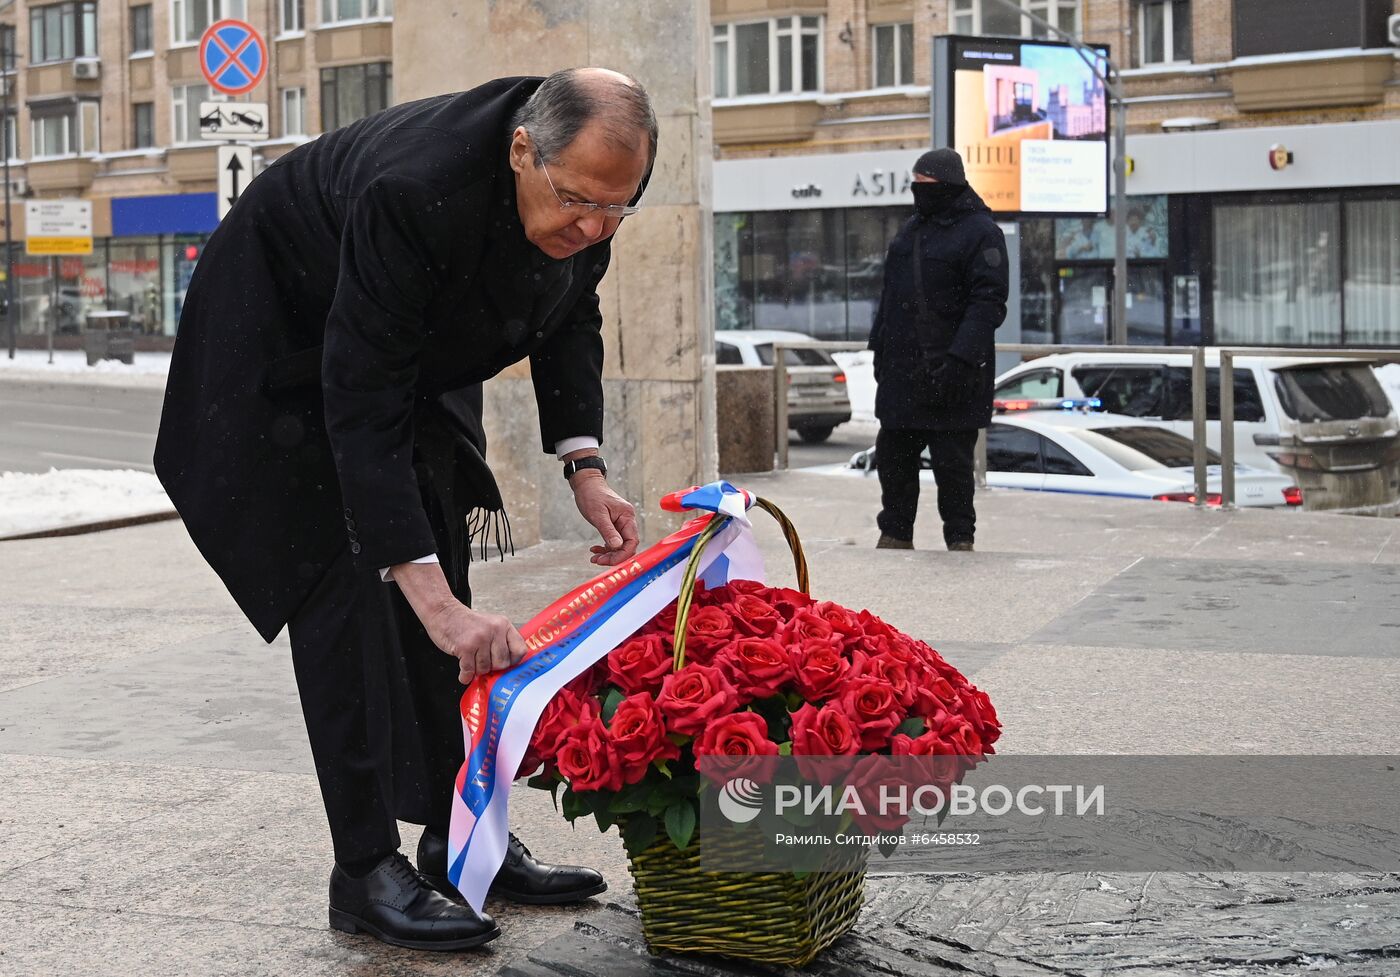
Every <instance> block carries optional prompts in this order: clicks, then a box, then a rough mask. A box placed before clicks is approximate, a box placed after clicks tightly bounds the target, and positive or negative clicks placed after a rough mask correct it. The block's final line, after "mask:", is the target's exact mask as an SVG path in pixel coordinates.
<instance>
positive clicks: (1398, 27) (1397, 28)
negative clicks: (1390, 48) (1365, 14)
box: [1385, 14, 1400, 47]
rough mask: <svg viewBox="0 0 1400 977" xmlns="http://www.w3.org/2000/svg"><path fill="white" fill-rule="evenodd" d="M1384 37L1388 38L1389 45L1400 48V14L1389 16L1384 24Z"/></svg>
mask: <svg viewBox="0 0 1400 977" xmlns="http://www.w3.org/2000/svg"><path fill="white" fill-rule="evenodd" d="M1385 36H1386V37H1388V38H1390V43H1391V44H1394V45H1395V46H1396V47H1400V14H1391V15H1390V19H1389V20H1387V21H1386V22H1385Z"/></svg>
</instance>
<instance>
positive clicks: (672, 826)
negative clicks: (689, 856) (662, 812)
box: [666, 800, 696, 851]
mask: <svg viewBox="0 0 1400 977" xmlns="http://www.w3.org/2000/svg"><path fill="white" fill-rule="evenodd" d="M695 820H696V818H695V805H694V804H692V803H691V802H690V801H689V800H684V801H677V802H676V803H675V804H672V805H671V806H670V807H668V808H666V834H667V836H668V837H669V838H670V839H671V844H673V845H675V846H676V847H677V848H679V849H680V850H681V851H685V849H686V848H688V847H689V846H690V839H691V838H692V837H694V835H695Z"/></svg>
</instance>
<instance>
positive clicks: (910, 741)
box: [890, 731, 958, 756]
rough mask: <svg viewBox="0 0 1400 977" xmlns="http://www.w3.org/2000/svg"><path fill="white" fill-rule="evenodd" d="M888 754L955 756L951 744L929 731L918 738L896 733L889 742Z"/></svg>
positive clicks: (954, 750) (956, 752)
mask: <svg viewBox="0 0 1400 977" xmlns="http://www.w3.org/2000/svg"><path fill="white" fill-rule="evenodd" d="M890 753H892V754H894V755H895V756H957V755H958V751H957V750H956V749H954V748H953V744H952V743H950V742H948V741H947V740H945V739H944V738H943V737H941V736H939V735H938V734H937V733H935V732H932V731H929V732H925V733H921V734H920V735H918V736H905V735H904V734H903V733H897V734H896V735H895V737H894V739H892V740H891V741H890Z"/></svg>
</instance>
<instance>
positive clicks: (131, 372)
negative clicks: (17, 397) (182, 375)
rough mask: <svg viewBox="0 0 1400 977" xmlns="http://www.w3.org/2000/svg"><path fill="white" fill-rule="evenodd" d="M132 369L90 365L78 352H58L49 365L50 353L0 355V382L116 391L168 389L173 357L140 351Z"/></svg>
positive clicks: (29, 351) (113, 364)
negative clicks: (41, 382) (46, 382)
mask: <svg viewBox="0 0 1400 977" xmlns="http://www.w3.org/2000/svg"><path fill="white" fill-rule="evenodd" d="M132 360H133V361H132V363H131V365H130V366H128V365H127V364H125V363H123V362H121V361H120V360H98V361H97V362H96V363H94V364H93V365H92V366H88V365H87V354H86V353H84V352H83V351H82V350H78V349H58V350H54V353H53V362H52V363H50V362H49V353H48V350H43V349H21V350H17V351H16V352H15V358H14V359H10V356H9V353H8V352H7V351H0V380H4V379H14V380H52V381H54V382H56V383H86V384H96V385H99V386H113V387H153V388H155V389H157V390H159V389H162V388H164V386H165V376H166V374H167V373H169V372H170V354H169V353H146V352H141V351H140V350H138V351H137V352H136V355H135V356H134V357H133V358H132Z"/></svg>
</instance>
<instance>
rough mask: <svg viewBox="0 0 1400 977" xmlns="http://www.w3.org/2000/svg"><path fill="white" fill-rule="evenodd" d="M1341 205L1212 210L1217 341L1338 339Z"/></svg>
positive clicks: (1323, 342) (1306, 342)
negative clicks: (1213, 211)
mask: <svg viewBox="0 0 1400 977" xmlns="http://www.w3.org/2000/svg"><path fill="white" fill-rule="evenodd" d="M1340 222H1341V208H1340V207H1339V206H1338V205H1337V204H1336V203H1335V202H1326V203H1273V202H1270V203H1251V204H1242V205H1219V206H1217V207H1216V208H1215V214H1214V225H1215V339H1216V342H1219V343H1247V344H1255V345H1279V346H1290V345H1300V346H1325V345H1331V344H1335V343H1340V342H1341V341H1342V289H1341V280H1340V259H1341V250H1342V249H1341V246H1340V242H1341V236H1340V233H1341V232H1340V226H1339V225H1340Z"/></svg>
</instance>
